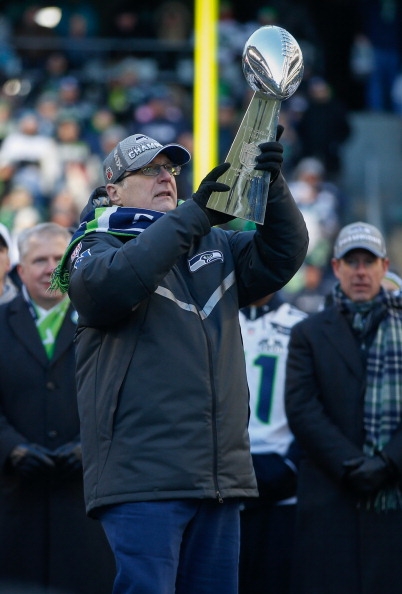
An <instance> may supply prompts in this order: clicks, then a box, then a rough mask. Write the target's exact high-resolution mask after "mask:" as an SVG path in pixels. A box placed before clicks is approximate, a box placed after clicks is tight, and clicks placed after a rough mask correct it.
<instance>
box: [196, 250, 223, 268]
mask: <svg viewBox="0 0 402 594" xmlns="http://www.w3.org/2000/svg"><path fill="white" fill-rule="evenodd" d="M217 260H220V261H221V262H223V254H222V252H221V251H220V250H210V251H209V252H203V253H202V254H197V255H196V256H193V257H192V258H190V260H189V261H188V267H189V269H190V272H197V270H199V269H200V268H202V267H203V266H207V264H211V263H212V262H216V261H217Z"/></svg>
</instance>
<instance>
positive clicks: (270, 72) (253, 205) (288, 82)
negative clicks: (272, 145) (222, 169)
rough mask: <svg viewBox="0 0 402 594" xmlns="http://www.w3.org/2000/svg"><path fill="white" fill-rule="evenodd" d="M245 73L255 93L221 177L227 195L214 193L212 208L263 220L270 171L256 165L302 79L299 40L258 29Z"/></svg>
mask: <svg viewBox="0 0 402 594" xmlns="http://www.w3.org/2000/svg"><path fill="white" fill-rule="evenodd" d="M243 72H244V76H245V78H246V80H247V82H248V84H249V85H250V87H251V88H252V89H253V90H254V91H255V93H254V95H253V96H252V98H251V101H250V104H249V106H248V108H247V111H246V113H245V115H244V117H243V120H242V122H241V124H240V127H239V130H238V132H237V134H236V137H235V139H234V141H233V144H232V146H231V147H230V150H229V153H228V155H227V157H226V159H225V160H226V161H227V162H228V163H230V164H231V166H230V169H228V171H227V172H226V173H224V175H222V176H221V177H220V179H219V181H220V182H222V183H224V184H227V185H228V186H230V188H231V189H230V190H229V192H228V193H225V194H222V193H220V192H213V193H212V194H211V196H210V198H209V200H208V204H207V206H208V208H212V209H214V210H218V211H220V212H225V213H227V214H230V215H233V216H235V217H238V218H240V219H246V220H249V221H253V222H255V223H260V224H262V223H263V222H264V217H265V209H266V204H267V197H268V186H269V182H270V178H271V175H270V173H269V172H263V171H256V170H255V169H254V165H255V161H254V159H255V157H256V155H258V154H259V153H260V149H259V148H258V145H259V144H261V143H262V142H269V141H272V140H275V138H276V129H277V126H278V120H279V111H280V108H281V101H283V100H284V99H288V98H289V97H290V96H291V95H293V93H294V92H295V91H296V89H297V87H298V86H299V84H300V82H301V80H302V78H303V56H302V53H301V50H300V47H299V45H298V43H297V41H296V40H295V39H294V37H292V35H290V33H288V32H287V31H285V29H282V28H281V27H276V26H266V27H261V28H260V29H257V31H255V32H254V33H253V34H252V35H251V36H250V37H249V39H248V41H247V42H246V44H245V46H244V50H243Z"/></svg>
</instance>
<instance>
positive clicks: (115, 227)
mask: <svg viewBox="0 0 402 594" xmlns="http://www.w3.org/2000/svg"><path fill="white" fill-rule="evenodd" d="M163 214H164V213H163V212H159V211H156V210H147V209H145V208H130V207H127V206H106V207H100V208H95V209H94V210H91V211H90V212H89V213H88V214H87V215H86V216H85V217H84V219H83V220H82V222H81V224H80V226H79V227H78V229H77V230H76V232H75V233H74V235H73V237H72V238H71V241H70V243H69V245H68V247H67V250H66V251H65V253H64V255H63V257H62V259H61V260H60V263H59V265H58V266H57V267H56V268H55V270H54V271H53V274H52V280H51V285H50V290H51V291H54V290H56V289H59V290H60V291H61V292H62V293H66V292H67V290H68V285H69V271H68V267H67V261H68V257H69V256H70V255H71V253H72V252H73V250H74V248H75V247H76V246H77V245H78V244H79V242H80V241H81V239H82V238H83V237H85V236H87V235H89V234H90V233H110V234H111V235H116V236H118V237H122V238H123V237H125V238H132V237H138V235H139V234H140V233H142V232H143V231H144V230H145V229H147V228H148V227H149V226H150V225H151V224H152V223H154V222H155V221H156V220H158V219H159V218H160V217H161V216H162V215H163Z"/></svg>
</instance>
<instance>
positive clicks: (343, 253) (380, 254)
mask: <svg viewBox="0 0 402 594" xmlns="http://www.w3.org/2000/svg"><path fill="white" fill-rule="evenodd" d="M353 250H366V252H370V253H371V254H374V256H376V257H377V258H385V257H386V254H384V253H383V252H381V251H380V250H376V249H375V248H373V247H368V246H366V245H354V246H348V247H347V248H345V249H343V250H339V251H338V252H337V255H336V256H335V257H336V258H337V259H338V260H340V259H341V258H343V257H344V256H346V254H348V253H349V252H353Z"/></svg>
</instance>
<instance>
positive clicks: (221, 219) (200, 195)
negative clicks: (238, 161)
mask: <svg viewBox="0 0 402 594" xmlns="http://www.w3.org/2000/svg"><path fill="white" fill-rule="evenodd" d="M229 167H230V163H222V164H221V165H218V166H217V167H215V169H212V171H210V172H209V173H208V175H207V176H206V177H205V178H204V179H203V180H202V182H201V183H200V187H199V188H198V190H197V191H196V192H195V193H194V194H193V200H194V202H196V203H197V204H198V206H199V207H200V208H202V210H203V211H204V212H205V214H206V215H207V217H208V219H209V222H210V224H211V227H214V226H215V225H224V224H225V223H228V222H229V221H232V220H233V219H234V218H235V217H232V216H231V215H227V214H225V213H224V212H219V211H218V210H212V209H211V208H207V202H208V200H209V197H210V195H211V194H212V192H227V191H228V190H230V187H229V186H227V185H226V184H222V183H220V182H218V181H216V180H217V179H218V178H219V177H220V176H221V175H223V174H224V173H225V171H227V170H228V169H229Z"/></svg>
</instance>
